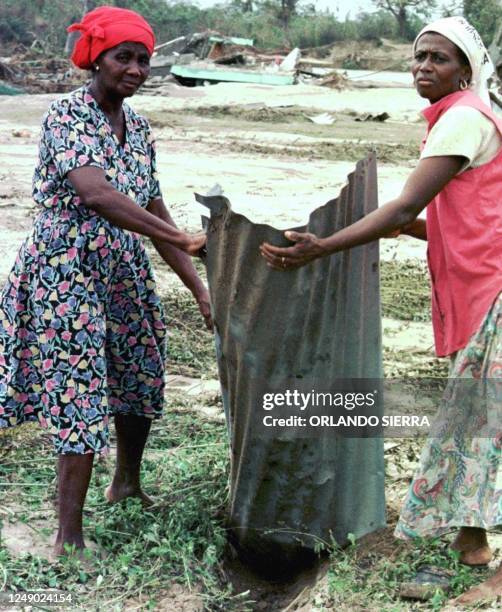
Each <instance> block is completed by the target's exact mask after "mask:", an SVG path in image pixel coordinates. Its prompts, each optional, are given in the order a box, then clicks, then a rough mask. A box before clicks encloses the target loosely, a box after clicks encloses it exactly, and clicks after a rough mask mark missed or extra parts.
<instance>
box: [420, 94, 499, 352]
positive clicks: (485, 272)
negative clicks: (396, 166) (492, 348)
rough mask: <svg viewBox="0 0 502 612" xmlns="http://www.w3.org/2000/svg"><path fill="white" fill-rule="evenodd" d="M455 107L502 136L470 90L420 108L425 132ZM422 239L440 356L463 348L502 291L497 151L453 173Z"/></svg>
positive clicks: (431, 206) (434, 202) (432, 209)
mask: <svg viewBox="0 0 502 612" xmlns="http://www.w3.org/2000/svg"><path fill="white" fill-rule="evenodd" d="M457 105H458V106H472V107H473V108H476V109H478V110H479V111H480V112H482V113H483V115H485V116H486V117H488V119H490V120H491V121H493V123H494V124H495V125H496V126H497V128H498V130H499V133H500V134H501V135H502V121H501V120H500V119H499V118H498V117H497V116H496V115H495V114H494V113H493V112H492V111H491V110H490V109H489V108H488V106H486V104H484V103H483V102H482V101H481V99H480V98H478V97H477V96H476V95H475V94H473V93H472V92H470V91H459V92H455V93H453V94H450V95H449V96H445V97H444V98H442V99H441V100H439V101H438V102H436V103H434V104H432V105H431V106H430V107H429V108H427V109H426V110H425V111H423V115H424V117H425V119H426V120H427V122H428V124H429V125H428V130H427V134H428V133H429V132H430V130H431V129H432V127H433V126H434V124H435V123H436V122H437V121H438V119H439V118H440V117H441V115H442V114H443V113H444V112H446V111H447V110H448V109H449V108H451V107H452V106H457ZM458 129H459V131H460V130H463V129H469V126H467V125H465V126H464V125H459V126H458ZM425 139H427V136H426V137H425ZM427 241H428V249H427V260H428V263H429V270H430V274H431V281H432V325H433V328H434V338H435V342H436V353H437V354H438V356H440V357H443V356H445V355H451V354H452V353H454V352H456V351H458V350H459V349H461V348H463V347H464V346H466V344H467V343H468V341H469V338H470V337H471V336H472V335H473V333H474V332H475V331H476V330H477V329H478V328H479V326H480V325H481V323H482V321H483V319H484V317H485V315H486V313H487V312H488V310H489V308H490V306H491V304H492V303H493V301H494V300H495V298H496V297H497V295H498V294H499V292H500V291H501V290H502V149H501V150H500V151H499V153H498V155H497V156H496V157H495V159H493V160H492V161H491V162H489V163H487V164H483V165H482V166H479V167H478V168H472V169H470V170H465V171H464V172H461V173H460V174H458V175H457V176H456V177H454V178H453V179H452V180H451V181H450V182H449V183H448V184H447V185H446V187H445V188H444V189H443V190H442V191H441V192H440V193H438V195H437V196H436V197H435V198H434V200H432V202H430V204H429V205H428V206H427Z"/></svg>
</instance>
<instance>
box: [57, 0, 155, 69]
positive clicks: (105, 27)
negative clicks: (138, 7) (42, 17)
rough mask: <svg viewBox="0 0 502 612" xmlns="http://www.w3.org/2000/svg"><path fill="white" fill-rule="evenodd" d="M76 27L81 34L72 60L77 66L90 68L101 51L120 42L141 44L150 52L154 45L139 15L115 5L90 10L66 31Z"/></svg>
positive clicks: (151, 34) (149, 28) (147, 26)
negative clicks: (79, 21)
mask: <svg viewBox="0 0 502 612" xmlns="http://www.w3.org/2000/svg"><path fill="white" fill-rule="evenodd" d="M75 30H79V31H80V32H82V34H81V36H80V38H79V39H78V40H77V42H76V44H75V48H74V49H73V53H72V55H71V59H72V62H73V63H74V64H75V66H78V67H79V68H84V69H88V68H90V67H91V65H92V62H93V61H94V60H95V59H96V58H97V57H98V56H99V55H100V54H101V53H103V51H106V50H107V49H111V48H112V47H115V46H117V45H120V43H123V42H138V43H142V44H144V45H145V47H146V48H147V50H148V53H149V54H150V55H152V53H153V48H154V46H155V36H154V34H153V30H152V28H151V27H150V25H149V24H148V22H147V21H145V19H143V17H142V16H141V15H139V14H138V13H136V12H135V11H130V10H128V9H122V8H117V7H114V6H100V7H99V8H97V9H94V10H93V11H90V12H89V13H87V14H86V15H84V18H83V19H82V21H81V23H74V24H73V25H71V26H70V27H69V28H68V32H74V31H75Z"/></svg>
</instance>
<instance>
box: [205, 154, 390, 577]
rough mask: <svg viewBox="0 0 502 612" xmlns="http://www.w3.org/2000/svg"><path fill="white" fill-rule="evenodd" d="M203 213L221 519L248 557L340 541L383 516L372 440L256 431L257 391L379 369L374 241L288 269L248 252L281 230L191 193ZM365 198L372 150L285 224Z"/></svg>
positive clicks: (336, 213) (339, 212) (354, 214)
mask: <svg viewBox="0 0 502 612" xmlns="http://www.w3.org/2000/svg"><path fill="white" fill-rule="evenodd" d="M197 199H198V201H199V202H201V203H202V204H204V205H206V206H207V207H208V208H209V209H210V211H211V216H210V219H209V221H208V222H207V230H208V243H207V260H206V263H207V273H208V282H209V288H210V293H211V299H212V303H213V309H214V320H215V325H216V329H217V350H218V361H219V371H220V378H221V384H222V388H223V395H224V405H225V411H226V416H227V423H228V429H229V435H230V439H231V500H230V525H231V528H232V530H233V533H234V535H235V538H236V540H237V542H238V543H239V545H240V546H241V547H242V548H243V549H244V550H246V551H247V552H248V553H249V555H250V557H251V558H255V559H256V560H257V561H258V562H259V563H261V564H262V565H263V564H267V562H270V563H271V564H275V563H277V562H279V561H280V562H284V563H287V562H288V561H289V562H292V563H294V562H296V561H298V560H299V559H300V562H301V560H302V559H305V558H306V557H308V556H309V553H310V552H312V551H313V550H314V549H315V548H316V545H317V544H319V542H320V541H324V542H330V541H331V538H332V536H333V537H334V539H335V540H336V542H338V543H339V544H341V545H343V544H346V543H347V537H348V534H354V535H355V536H356V537H360V536H361V535H363V534H365V533H368V532H371V531H373V530H375V529H377V528H380V527H382V526H383V525H384V524H385V510H384V506H385V504H384V466H383V441H382V439H381V438H372V439H371V438H370V439H357V438H339V437H335V436H334V435H333V434H332V432H330V431H325V430H324V429H325V428H323V431H319V433H318V435H317V437H312V436H305V435H304V434H302V432H301V431H299V430H295V429H292V428H290V429H287V430H284V431H282V432H277V434H274V435H264V433H263V431H264V429H263V426H262V418H263V414H264V413H263V409H262V403H263V395H264V393H267V392H269V391H270V390H271V389H272V388H273V389H277V388H280V387H284V388H287V387H288V385H291V384H294V381H295V380H297V381H300V380H301V381H302V383H303V385H305V384H307V385H311V388H314V389H315V388H316V387H317V386H321V385H324V386H326V382H327V381H330V380H332V379H338V378H371V379H378V378H380V377H381V375H382V368H381V331H380V299H379V274H378V244H377V243H373V244H369V245H366V246H363V247H357V248H354V249H352V250H350V251H347V252H344V253H339V254H336V255H334V256H332V257H329V258H323V259H321V260H318V261H316V262H314V264H312V265H309V266H306V267H304V268H301V269H299V270H293V271H287V272H279V271H274V270H272V269H271V268H269V267H268V266H267V265H266V264H265V261H264V259H263V258H262V257H261V255H260V253H259V248H258V247H259V245H260V244H261V243H262V242H264V241H268V242H270V243H272V244H276V245H286V244H287V241H286V239H285V238H284V235H283V232H282V231H279V230H276V229H274V228H273V227H270V226H268V225H259V224H254V223H252V222H250V221H249V220H248V219H247V218H245V217H244V216H242V215H239V214H235V213H234V212H232V210H231V207H230V203H229V201H228V200H227V199H226V198H225V197H223V196H208V197H203V196H197ZM376 207H377V180H376V161H375V158H374V156H370V157H368V158H367V159H365V160H363V161H360V162H358V163H357V166H356V169H355V171H354V172H353V173H352V174H351V175H350V176H349V177H348V184H347V185H346V186H345V187H344V188H343V189H342V191H341V193H340V195H339V197H338V198H336V199H335V200H331V201H330V202H328V203H327V204H326V205H325V206H322V207H321V208H318V209H317V210H315V211H314V212H313V213H312V214H311V215H310V219H309V222H308V225H307V226H305V227H301V228H295V229H297V230H299V231H310V232H313V233H315V234H317V235H318V236H327V235H329V234H331V233H333V232H334V231H336V230H339V229H341V228H343V227H345V226H346V225H348V224H350V223H353V222H354V221H356V220H357V219H359V218H360V217H362V216H364V215H365V214H367V213H369V212H371V211H372V210H374V209H375V208H376Z"/></svg>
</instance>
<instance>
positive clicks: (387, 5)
mask: <svg viewBox="0 0 502 612" xmlns="http://www.w3.org/2000/svg"><path fill="white" fill-rule="evenodd" d="M373 4H374V5H375V6H376V7H378V8H380V9H384V10H386V11H390V12H391V13H392V15H394V17H395V18H396V21H397V24H398V28H399V36H400V37H401V38H403V39H404V38H408V37H409V33H410V29H411V28H410V22H409V20H410V15H411V11H413V13H415V14H420V15H425V16H426V15H427V14H428V13H429V11H430V9H432V8H434V7H435V6H436V0H373Z"/></svg>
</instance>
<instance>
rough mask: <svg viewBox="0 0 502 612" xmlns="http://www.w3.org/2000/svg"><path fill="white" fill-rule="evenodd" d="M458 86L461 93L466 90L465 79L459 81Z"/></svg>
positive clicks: (467, 84)
mask: <svg viewBox="0 0 502 612" xmlns="http://www.w3.org/2000/svg"><path fill="white" fill-rule="evenodd" d="M459 86H460V89H461V90H462V91H465V90H466V89H468V87H469V83H468V82H467V81H466V80H465V79H460V82H459Z"/></svg>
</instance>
